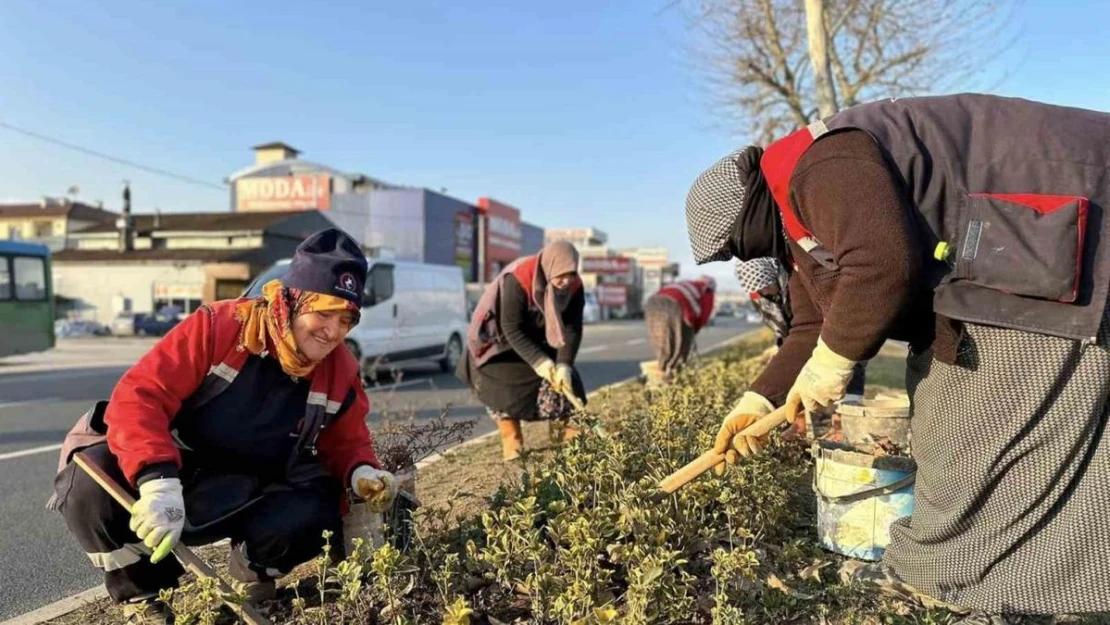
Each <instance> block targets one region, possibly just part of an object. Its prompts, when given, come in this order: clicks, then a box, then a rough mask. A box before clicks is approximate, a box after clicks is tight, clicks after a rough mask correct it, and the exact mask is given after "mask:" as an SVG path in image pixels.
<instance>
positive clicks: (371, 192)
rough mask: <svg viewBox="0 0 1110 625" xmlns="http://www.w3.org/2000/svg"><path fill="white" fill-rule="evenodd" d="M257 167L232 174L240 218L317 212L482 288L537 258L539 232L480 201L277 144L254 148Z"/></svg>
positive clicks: (373, 243) (398, 254)
mask: <svg viewBox="0 0 1110 625" xmlns="http://www.w3.org/2000/svg"><path fill="white" fill-rule="evenodd" d="M254 154H255V163H254V165H252V166H250V167H247V168H245V169H242V170H240V171H238V172H235V173H234V174H232V175H231V176H229V178H228V181H229V182H230V183H231V209H232V210H233V211H235V212H243V213H245V212H253V211H298V210H318V211H320V212H321V213H322V214H324V215H326V216H327V218H328V219H329V220H331V221H332V222H333V223H334V224H335V225H337V226H338V227H340V228H342V229H343V230H345V231H347V232H348V233H350V234H351V235H352V236H353V237H355V238H356V239H358V240H359V241H361V242H362V244H363V245H364V246H365V247H367V248H368V249H381V250H388V252H389V253H391V254H393V256H394V257H395V258H398V259H401V260H409V261H415V262H425V263H434V264H444V265H458V266H460V267H462V268H463V273H464V276H465V277H466V280H467V281H468V282H484V281H488V280H490V279H491V278H492V277H493V276H496V275H497V273H498V272H500V271H501V269H502V268H503V267H504V266H505V265H507V264H509V263H510V262H512V261H514V260H516V259H517V258H519V257H520V256H521V255H524V254H531V253H535V252H538V251H539V250H540V248H541V247H542V236H543V235H542V229H541V228H539V227H537V226H532V225H530V224H526V223H524V222H523V221H522V220H521V212H520V210H519V209H518V208H515V207H513V206H510V205H508V204H505V203H503V202H499V201H497V200H495V199H492V198H488V197H483V198H480V199H479V200H478V202H477V204H471V203H469V202H466V201H464V200H460V199H457V198H453V197H451V196H448V195H446V194H445V193H441V192H437V191H433V190H431V189H426V188H421V187H408V186H402V185H397V184H392V183H388V182H384V181H382V180H378V179H376V178H372V177H370V176H368V175H366V174H358V173H348V172H342V171H339V170H337V169H334V168H332V167H328V166H327V165H323V164H320V163H315V162H312V161H308V160H304V159H302V158H300V154H301V152H300V150H297V149H296V148H294V147H292V146H290V145H288V144H285V143H282V142H273V143H266V144H262V145H258V146H255V147H254Z"/></svg>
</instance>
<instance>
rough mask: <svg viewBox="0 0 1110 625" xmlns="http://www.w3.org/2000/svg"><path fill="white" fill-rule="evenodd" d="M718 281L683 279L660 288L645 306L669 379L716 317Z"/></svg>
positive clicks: (657, 357) (651, 336)
mask: <svg viewBox="0 0 1110 625" xmlns="http://www.w3.org/2000/svg"><path fill="white" fill-rule="evenodd" d="M716 291H717V283H716V281H714V280H713V278H711V277H709V276H701V277H699V278H698V279H696V280H680V281H678V282H672V283H670V284H668V285H666V286H664V287H663V288H661V289H659V291H657V292H656V293H655V294H654V295H652V296H651V297H649V298H648V301H647V303H646V304H645V305H644V320H645V322H646V323H647V329H648V342H649V343H650V344H651V349H652V351H653V352H654V353H655V360H656V361H657V362H658V363H659V369H660V370H661V371H662V372H663V377H664V379H665V380H668V381H669V380H670V379H671V377H672V376H673V375H674V373H675V372H676V371H678V369H679V368H681V367H682V365H684V364H686V360H687V359H688V358H689V357H690V350H691V349H693V346H694V336H695V335H696V334H697V333H698V332H700V331H701V329H702V328H704V327H705V324H707V323H709V319H710V318H711V317H712V316H713V299H714V296H715V293H716Z"/></svg>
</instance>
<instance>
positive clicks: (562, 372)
mask: <svg viewBox="0 0 1110 625" xmlns="http://www.w3.org/2000/svg"><path fill="white" fill-rule="evenodd" d="M551 386H552V388H554V389H555V392H557V393H566V394H569V393H573V392H574V369H573V368H571V366H570V365H559V366H557V367H555V378H554V380H552V382H551Z"/></svg>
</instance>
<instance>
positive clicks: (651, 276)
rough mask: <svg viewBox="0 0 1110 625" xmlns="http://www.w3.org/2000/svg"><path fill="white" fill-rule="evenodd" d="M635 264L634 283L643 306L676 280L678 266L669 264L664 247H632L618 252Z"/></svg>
mask: <svg viewBox="0 0 1110 625" xmlns="http://www.w3.org/2000/svg"><path fill="white" fill-rule="evenodd" d="M618 253H619V254H620V255H621V256H624V257H627V258H631V259H632V260H633V261H635V263H636V281H637V283H638V284H639V285H640V293H641V300H640V305H641V306H643V305H644V304H645V303H646V302H647V298H649V297H651V296H652V295H654V294H655V293H656V291H658V290H659V289H661V288H663V285H664V284H667V283H670V282H673V281H675V280H677V279H678V272H679V264H678V263H672V262H670V259H669V256H668V255H667V248H666V247H632V248H625V249H622V250H620V251H619V252H618Z"/></svg>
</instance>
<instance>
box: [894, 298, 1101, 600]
mask: <svg viewBox="0 0 1110 625" xmlns="http://www.w3.org/2000/svg"><path fill="white" fill-rule="evenodd" d="M1107 325H1108V324H1107V318H1105V317H1104V319H1103V325H1102V329H1101V330H1100V332H1099V337H1098V341H1097V344H1094V345H1089V346H1087V347H1086V348H1085V349H1084V348H1083V347H1082V346H1081V345H1080V344H1079V343H1077V342H1075V341H1070V340H1066V339H1061V338H1055V337H1050V336H1044V335H1039V334H1030V333H1026V332H1021V331H1017V330H1008V329H1003V328H997V327H986V326H976V325H968V326H967V336H966V338H965V340H964V342H963V343H962V344H961V347H960V351H959V357H958V359H957V362H956V364H955V365H951V366H950V365H945V364H943V363H940V362H937V361H935V360H933V359H932V353H931V352H925V353H922V354H919V355H912V356H911V357H910V361H909V368H908V371H907V383H908V384H907V386H908V387H909V390H910V393H911V396H912V398H913V411H914V412H913V424H912V425H913V434H912V435H913V440H912V444H913V453H914V456H915V457H916V459H917V462H918V466H919V467H920V468H919V471H918V474H917V483H916V486H915V491H914V494H915V509H914V513H913V516H912V517H910V518H909V519H906V520H903V521H900V522H898V523H897V524H895V525H894V526H893V527H892V528H891V545H890V548H889V549H888V550H887V552H886V557H885V562H886V564H888V565H890V566H891V567H892V568H893V569H894V571H895V572H896V573H897V574H898V575H899V576H900V577H901V578H902V579H903V580H905V581H906V582H908V583H910V584H912V585H914V586H916V587H917V588H919V589H920V590H922V591H925V592H927V593H929V594H931V595H933V596H935V597H937V598H939V599H942V600H944V601H948V602H950V603H954V604H958V605H963V606H967V607H971V608H977V609H980V610H984V611H987V612H1016V613H1040V614H1053V613H1079V612H1098V611H1110V518H1108V516H1110V439H1108V438H1107V436H1106V427H1107V416H1108V409H1107V401H1106V400H1107V396H1108V394H1110V348H1108V345H1110V336H1108V335H1110V333H1108V331H1107Z"/></svg>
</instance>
